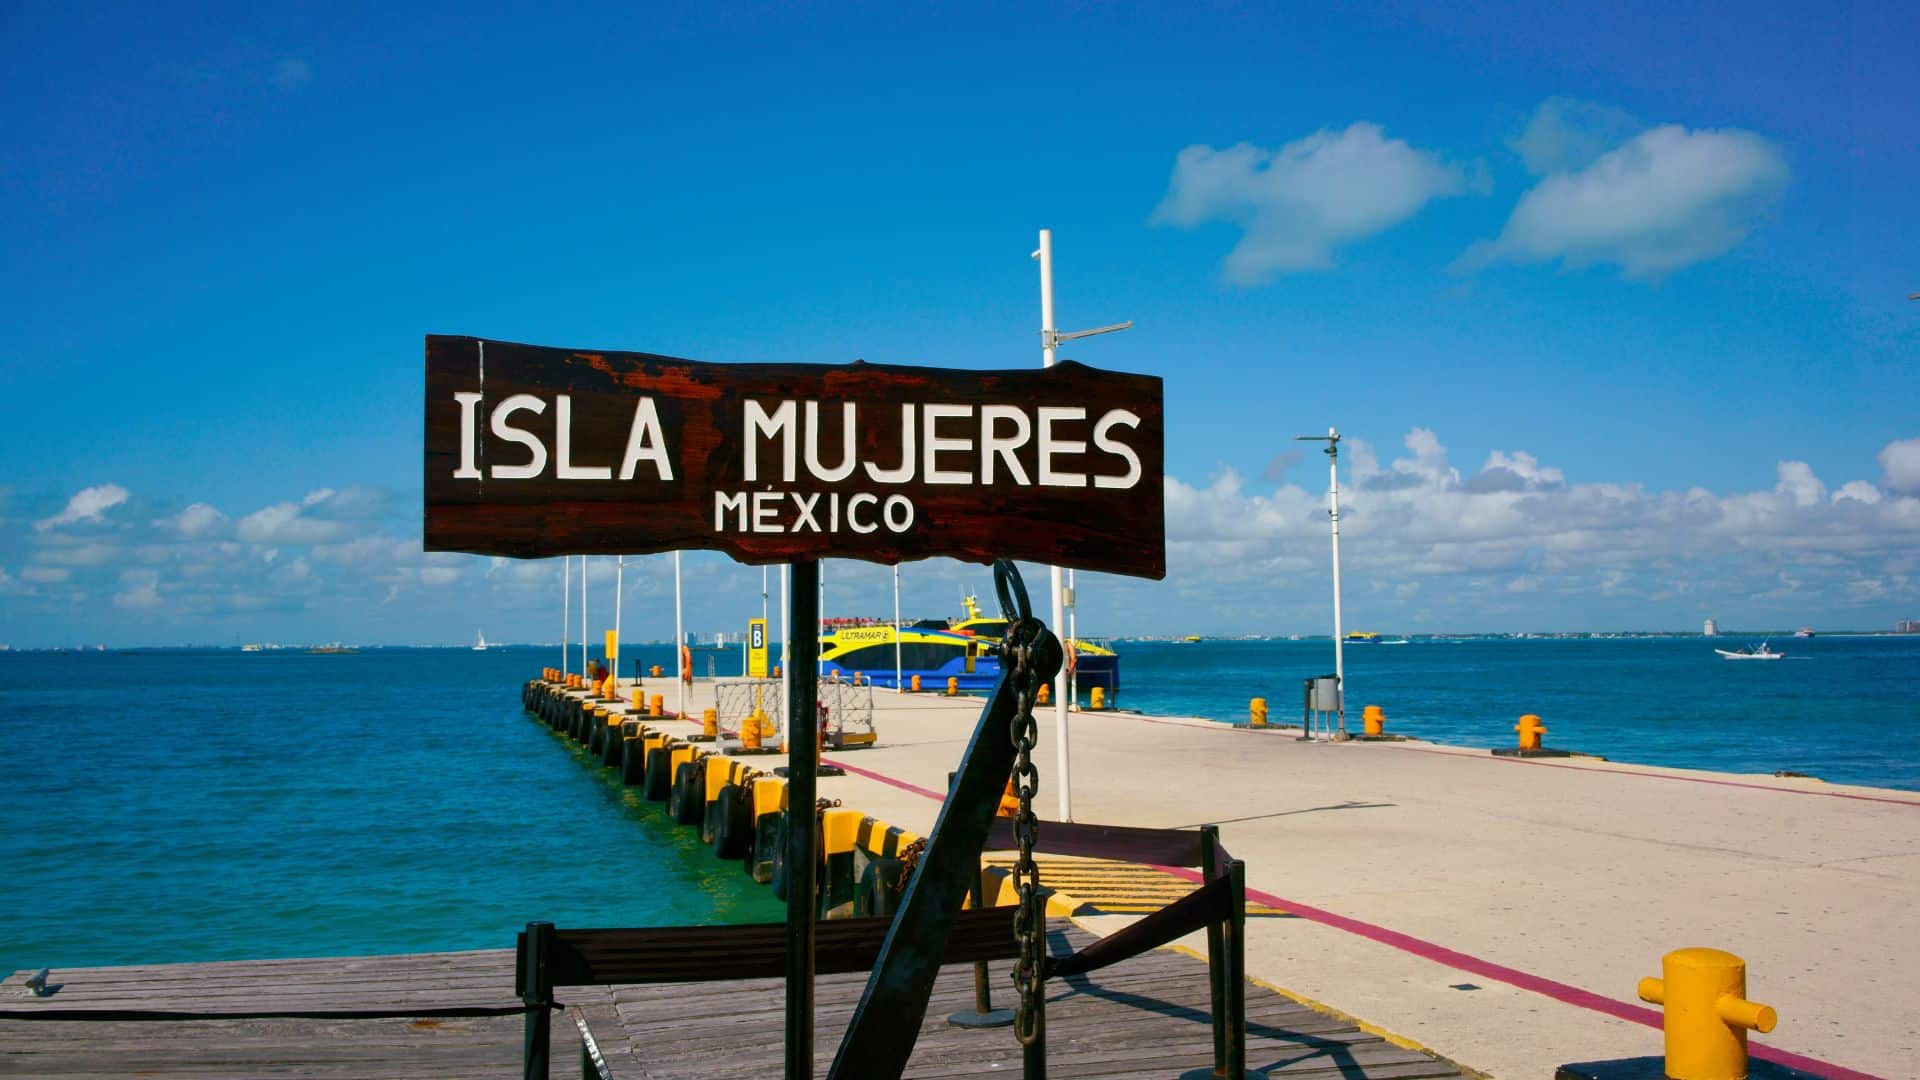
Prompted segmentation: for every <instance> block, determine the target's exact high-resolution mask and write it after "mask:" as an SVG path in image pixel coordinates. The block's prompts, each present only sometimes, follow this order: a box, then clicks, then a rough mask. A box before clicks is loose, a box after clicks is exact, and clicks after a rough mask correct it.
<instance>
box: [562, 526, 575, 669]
mask: <svg viewBox="0 0 1920 1080" xmlns="http://www.w3.org/2000/svg"><path fill="white" fill-rule="evenodd" d="M572 609H573V556H571V555H562V556H560V677H561V678H562V679H565V678H566V674H567V638H568V636H569V635H571V634H572V633H573V610H572Z"/></svg>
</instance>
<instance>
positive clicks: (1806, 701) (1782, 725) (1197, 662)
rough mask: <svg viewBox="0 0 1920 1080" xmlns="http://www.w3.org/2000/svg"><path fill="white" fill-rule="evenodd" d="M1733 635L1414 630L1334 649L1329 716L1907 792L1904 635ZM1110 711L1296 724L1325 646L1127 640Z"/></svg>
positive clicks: (1910, 762)
mask: <svg viewBox="0 0 1920 1080" xmlns="http://www.w3.org/2000/svg"><path fill="white" fill-rule="evenodd" d="M1746 643H1747V642H1746V640H1745V639H1742V638H1734V639H1729V638H1726V637H1722V638H1719V639H1715V640H1711V641H1709V640H1707V639H1704V638H1698V637H1688V638H1567V639H1562V638H1498V639H1478V638H1469V639H1439V640H1425V639H1420V640H1415V641H1413V642H1410V643H1408V644H1406V645H1354V646H1348V647H1347V649H1346V674H1347V726H1348V728H1349V729H1350V730H1353V731H1358V730H1360V711H1361V708H1362V707H1363V706H1366V705H1369V704H1373V705H1379V706H1381V707H1382V708H1383V709H1385V710H1386V714H1387V730H1388V731H1389V732H1399V733H1401V734H1406V735H1415V736H1418V737H1420V738H1423V739H1431V740H1434V741H1436V742H1445V743H1454V744H1457V745H1461V746H1511V745H1513V744H1514V740H1515V735H1514V733H1513V730H1512V729H1513V725H1514V724H1515V723H1516V722H1517V721H1518V720H1519V718H1520V716H1521V715H1522V714H1524V713H1537V714H1538V715H1539V716H1540V718H1541V720H1542V722H1544V723H1545V724H1546V726H1547V737H1546V745H1548V746H1558V747H1564V748H1568V749H1573V750H1580V751H1584V752H1586V753H1590V754H1599V755H1601V756H1602V757H1607V758H1611V759H1613V760H1616V761H1633V762H1641V763H1645V764H1653V765H1673V766H1681V767H1685V768H1694V769H1717V770H1721V771H1726V772H1749V773H1751V772H1761V773H1771V772H1775V771H1779V770H1783V769H1784V770H1790V771H1793V772H1802V773H1807V774H1810V775H1813V776H1817V777H1820V778H1821V779H1823V780H1827V781H1831V782H1834V783H1848V784H1869V785H1873V786H1877V787H1898V788H1908V789H1915V790H1920V636H1914V635H1908V636H1901V637H1892V636H1839V637H1813V638H1787V639H1779V638H1776V639H1773V640H1772V645H1773V648H1774V649H1775V650H1776V651H1779V652H1784V653H1786V654H1787V658H1786V659H1784V660H1767V661H1757V660H1746V661H1731V660H1722V659H1721V658H1720V657H1719V656H1717V655H1715V653H1714V651H1713V650H1714V648H1715V647H1716V646H1717V647H1719V648H1723V649H1733V648H1737V647H1739V646H1740V645H1743V644H1746ZM1121 652H1122V657H1123V659H1122V660H1121V685H1122V687H1123V691H1122V693H1121V695H1120V704H1121V706H1122V707H1124V708H1128V709H1137V710H1139V711H1141V712H1147V713H1174V714H1182V715H1191V716H1204V717H1208V718H1210V719H1217V720H1235V721H1240V720H1245V719H1246V716H1247V701H1248V699H1249V698H1252V697H1255V696H1263V697H1266V698H1267V699H1268V710H1269V713H1268V719H1269V720H1270V721H1271V722H1274V723H1282V722H1284V723H1298V722H1299V717H1300V710H1301V680H1302V678H1304V677H1306V676H1310V675H1316V674H1326V673H1330V672H1331V671H1332V670H1333V643H1332V642H1331V641H1326V640H1321V641H1277V642H1252V641H1209V642H1201V643H1197V644H1175V643H1170V642H1129V643H1125V644H1123V645H1122V646H1121Z"/></svg>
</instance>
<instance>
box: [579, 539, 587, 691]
mask: <svg viewBox="0 0 1920 1080" xmlns="http://www.w3.org/2000/svg"><path fill="white" fill-rule="evenodd" d="M586 673H587V557H586V556H585V555H582V556H580V674H582V675H585V674H586Z"/></svg>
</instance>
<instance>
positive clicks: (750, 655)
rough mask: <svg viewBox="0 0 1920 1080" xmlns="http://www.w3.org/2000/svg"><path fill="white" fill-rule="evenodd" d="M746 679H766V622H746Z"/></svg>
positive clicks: (750, 620)
mask: <svg viewBox="0 0 1920 1080" xmlns="http://www.w3.org/2000/svg"><path fill="white" fill-rule="evenodd" d="M747 677H748V678H750V679H764V678H766V677H767V620H765V619H749V620H747Z"/></svg>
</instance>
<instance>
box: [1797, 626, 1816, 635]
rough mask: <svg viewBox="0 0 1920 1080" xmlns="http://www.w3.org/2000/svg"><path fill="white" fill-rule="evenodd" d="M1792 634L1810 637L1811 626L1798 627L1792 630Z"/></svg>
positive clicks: (1811, 632) (1811, 633)
mask: <svg viewBox="0 0 1920 1080" xmlns="http://www.w3.org/2000/svg"><path fill="white" fill-rule="evenodd" d="M1793 636H1794V637H1812V636H1813V627H1811V626H1803V627H1801V628H1800V629H1798V630H1795V631H1794V632H1793Z"/></svg>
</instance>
